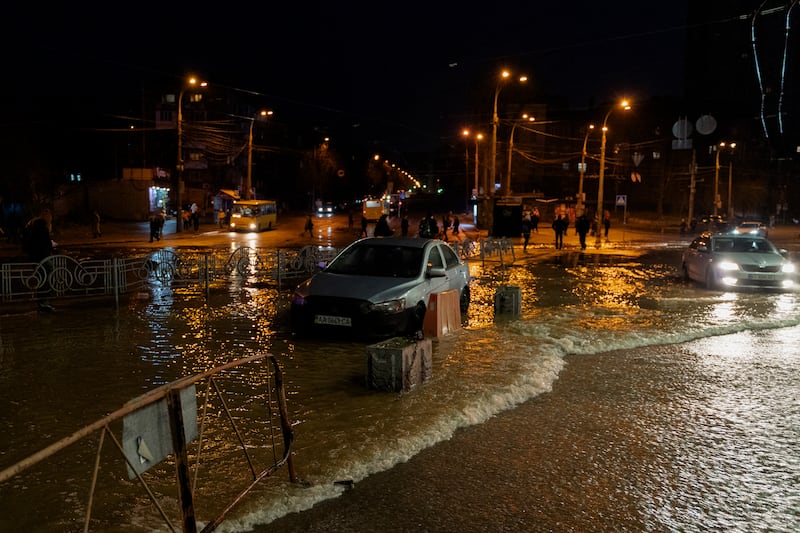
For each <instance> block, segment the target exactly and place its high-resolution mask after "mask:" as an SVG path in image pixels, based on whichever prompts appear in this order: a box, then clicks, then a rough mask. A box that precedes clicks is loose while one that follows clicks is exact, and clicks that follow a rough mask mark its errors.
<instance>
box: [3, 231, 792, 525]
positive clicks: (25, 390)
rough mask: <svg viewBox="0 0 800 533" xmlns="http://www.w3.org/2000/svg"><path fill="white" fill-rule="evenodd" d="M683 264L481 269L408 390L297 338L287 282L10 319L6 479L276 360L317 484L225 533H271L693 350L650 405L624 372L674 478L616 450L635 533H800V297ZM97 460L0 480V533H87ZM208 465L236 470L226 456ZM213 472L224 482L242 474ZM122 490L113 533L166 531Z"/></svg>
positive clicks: (579, 260)
mask: <svg viewBox="0 0 800 533" xmlns="http://www.w3.org/2000/svg"><path fill="white" fill-rule="evenodd" d="M679 262H680V251H679V250H678V249H673V248H670V247H660V246H657V245H654V246H652V247H650V248H649V249H639V250H637V251H636V252H635V253H633V252H629V251H628V252H626V251H624V250H620V251H619V253H613V254H607V253H606V254H582V253H579V252H565V253H558V254H553V255H551V256H549V257H547V258H545V259H541V260H537V261H536V262H526V261H517V262H516V263H515V264H513V265H511V266H505V267H502V266H500V265H498V264H496V263H486V264H484V265H482V264H481V263H480V262H475V263H474V264H472V265H471V272H472V275H473V277H474V281H473V282H472V304H471V306H470V311H469V316H468V317H467V318H466V320H465V322H464V324H463V326H464V327H463V328H462V329H461V330H458V331H455V332H453V333H452V334H450V335H447V336H445V337H443V338H441V339H439V340H434V341H433V371H432V377H431V379H430V380H429V381H428V382H426V383H425V384H423V385H422V386H419V387H417V388H415V389H414V390H412V391H410V392H407V393H402V394H395V393H386V392H377V391H372V390H368V388H367V387H366V380H365V374H366V371H367V366H366V361H367V357H366V346H367V345H366V344H364V343H355V342H353V343H347V342H341V341H326V340H305V339H303V340H295V339H293V338H292V337H291V336H290V335H289V334H288V332H287V331H288V326H287V322H286V320H287V316H286V315H287V305H288V295H287V291H285V290H283V291H279V290H277V289H275V288H270V287H249V286H246V285H237V284H234V285H232V286H231V287H230V288H228V289H224V290H223V289H221V290H215V291H212V292H211V294H210V296H209V297H208V298H206V295H205V294H195V293H192V292H188V291H178V290H170V289H168V288H163V287H156V288H154V289H153V290H152V292H151V293H148V294H147V295H142V297H141V298H135V299H132V300H130V301H129V302H127V303H125V304H124V305H123V306H122V307H121V308H120V309H119V310H118V311H115V310H113V309H108V308H101V307H98V306H90V307H86V306H80V307H79V306H74V307H66V308H63V309H59V310H58V311H57V312H56V313H52V314H35V313H9V314H5V315H3V316H2V321H0V428H2V432H1V433H0V469H1V468H5V467H7V466H8V465H10V464H13V463H14V462H16V461H18V460H21V459H22V458H24V457H26V456H28V455H30V454H32V453H34V452H36V451H38V450H40V449H42V448H44V447H45V446H47V445H48V444H49V443H51V442H53V441H55V440H57V439H60V438H62V437H64V436H65V435H69V434H70V433H72V432H74V431H76V430H77V429H79V428H80V427H82V426H84V425H86V424H88V423H90V422H93V421H94V420H97V419H99V418H100V417H102V416H103V415H105V414H106V413H108V412H110V411H113V410H115V409H117V408H118V407H119V406H121V405H122V404H124V403H125V402H126V401H128V400H129V399H131V398H134V397H136V396H139V395H141V394H143V393H144V392H146V391H148V390H151V389H153V388H155V387H157V386H159V385H162V384H164V383H169V382H171V381H174V380H176V379H178V378H180V377H182V376H186V375H189V374H194V373H198V372H202V371H204V370H206V369H208V368H211V367H213V366H215V365H219V364H222V363H224V362H227V361H230V360H233V359H237V358H241V357H245V356H249V355H253V354H257V353H263V352H269V353H272V354H274V355H275V356H276V357H277V360H278V362H279V363H280V365H281V367H282V369H283V372H284V374H285V379H286V382H287V387H288V404H289V415H290V417H291V419H292V420H293V422H294V431H295V444H294V456H293V461H294V465H295V468H296V470H297V473H298V475H299V476H300V477H301V478H302V480H303V481H304V483H302V484H292V483H290V482H289V481H288V479H287V477H286V475H284V473H281V472H279V473H277V474H276V475H275V476H273V477H272V478H270V479H269V480H268V481H267V482H265V483H263V484H262V485H261V486H259V487H258V489H257V490H256V491H255V492H254V493H252V494H250V495H249V496H248V498H247V499H246V500H245V501H244V502H243V504H242V505H240V506H239V507H237V509H236V510H235V511H234V512H233V513H232V514H231V516H230V519H229V520H227V521H226V522H225V523H224V524H223V525H222V526H221V528H220V530H222V531H236V532H239V531H251V530H259V528H264V527H267V525H268V524H269V523H270V522H272V521H273V520H275V519H277V518H279V517H282V516H284V515H286V514H288V513H291V512H294V511H301V510H303V509H307V508H309V507H310V506H312V505H313V504H314V503H316V502H320V501H323V500H328V499H331V498H336V497H338V496H339V495H340V494H341V492H342V490H343V488H342V485H341V484H336V483H335V482H336V481H342V480H352V481H353V482H355V483H358V482H359V481H361V480H364V479H366V478H367V477H369V476H370V475H372V474H375V473H377V472H382V471H385V470H387V469H391V468H393V467H394V466H395V465H397V464H399V463H402V462H405V461H407V460H409V459H410V458H412V457H414V456H415V455H416V454H418V453H419V452H421V451H422V450H425V449H427V448H430V447H432V446H435V445H436V444H437V443H441V442H444V441H447V440H449V439H451V437H452V436H453V435H454V434H456V433H457V432H458V431H459V430H460V429H464V428H467V427H471V426H475V425H480V424H482V423H484V422H486V421H488V420H489V419H491V418H492V417H494V416H495V415H497V414H499V413H501V412H506V411H508V410H513V409H515V408H516V407H518V406H521V405H522V404H525V403H526V402H529V401H530V400H532V399H534V398H537V397H540V396H541V395H543V394H546V393H548V392H549V391H551V390H552V388H553V385H554V383H556V382H557V380H558V379H559V374H560V373H561V372H562V370H564V368H565V365H569V364H570V361H571V360H578V359H579V358H581V357H595V358H597V362H598V364H601V365H602V364H603V361H604V360H610V358H614V357H630V356H631V355H632V354H647V356H648V360H649V361H651V363H650V364H656V363H657V362H658V361H663V363H664V365H668V364H670V358H671V357H672V354H675V357H678V355H680V358H681V359H680V360H681V370H680V374H679V375H677V376H676V375H671V376H672V377H671V378H670V379H674V382H669V383H667V384H665V390H666V391H667V392H668V396H669V397H666V396H665V397H664V398H663V399H660V400H663V401H660V400H659V401H656V402H654V403H653V406H652V408H650V409H648V408H642V407H641V404H640V403H638V402H637V398H638V397H639V396H641V395H642V394H644V391H645V383H643V382H642V383H640V382H637V381H635V380H634V381H631V380H629V379H628V376H626V375H624V374H621V375H617V376H611V378H609V379H614V380H617V381H618V383H616V385H615V386H616V387H619V388H620V389H621V390H624V391H625V393H624V394H620V401H621V402H623V403H622V404H621V405H619V406H618V407H619V409H620V410H626V409H627V408H630V409H631V410H633V409H634V404H636V413H637V421H636V422H635V423H634V424H632V425H630V426H623V425H622V424H620V427H619V429H618V431H628V432H631V433H632V434H633V433H636V435H637V438H641V439H645V440H646V441H647V442H649V443H651V444H653V443H654V444H657V446H655V448H657V450H658V451H653V452H651V453H653V454H654V455H653V457H652V461H651V465H652V468H654V469H662V471H661V472H660V473H659V474H658V475H653V472H640V471H638V470H636V469H631V468H626V467H625V461H626V459H625V457H624V453H622V454H621V456H619V457H616V458H615V461H616V462H618V467H619V470H618V471H617V472H613V471H612V472H610V473H609V475H611V476H614V475H617V476H622V475H623V474H622V472H623V471H624V472H625V473H624V475H625V476H626V483H628V484H629V485H630V486H632V487H636V494H635V495H631V494H628V495H626V496H625V497H627V498H634V497H635V499H636V500H637V502H638V503H637V505H635V506H633V507H632V509H635V510H631V511H630V514H631V516H627V517H623V518H621V519H620V521H619V525H620V527H621V528H622V529H625V526H624V525H623V524H625V523H639V524H642V523H643V524H649V527H650V528H651V529H652V530H673V531H692V530H694V531H699V530H707V529H712V530H721V529H731V528H734V529H736V528H737V527H739V526H737V524H758V525H756V526H753V527H748V526H743V527H742V529H743V530H769V531H796V530H798V529H800V459H798V458H799V457H800V455H798V453H797V443H798V442H800V350H798V346H799V345H800V306H799V305H798V303H800V294H798V293H735V292H720V291H708V290H706V289H703V288H701V287H698V286H695V285H693V284H690V283H687V282H685V281H684V280H683V279H681V276H680V271H679V268H678V267H679ZM501 285H513V286H516V287H519V288H520V290H521V294H522V315H521V316H519V317H515V318H510V319H507V318H501V319H497V320H496V319H495V316H494V307H493V306H494V298H495V294H496V293H497V290H498V288H499V287H500V286H501ZM145 296H146V297H145ZM665 347H668V349H665ZM653 361H655V362H656V363H653ZM655 374H656V367H654V375H655ZM587 394H588V391H587ZM626 398H628V399H629V401H630V405H629V406H626V405H625V403H624V402H625V399H626ZM664 402H668V405H667V404H665V403H664ZM581 406H582V407H584V408H592V407H591V406H590V404H581ZM586 406H589V407H586ZM245 423H246V422H245ZM253 423H255V422H253ZM657 428H669V430H668V431H667V430H665V431H656V429H657ZM246 430H247V428H245V431H246ZM587 431H588V430H587ZM578 440H579V439H578ZM576 445H579V444H576ZM94 453H95V450H94V449H86V450H76V451H75V454H74V456H68V455H65V456H61V457H59V458H58V459H57V460H54V461H52V462H47V463H44V464H43V465H41V466H39V467H37V468H35V469H32V470H31V471H27V472H25V473H23V474H21V475H19V476H18V477H16V478H14V479H12V480H11V481H9V482H6V483H5V484H0V507H2V511H1V513H0V531H65V530H79V529H80V528H81V527H82V526H81V525H82V520H83V514H82V513H83V512H84V511H83V509H82V506H83V504H82V503H79V502H82V500H83V499H84V498H85V493H86V492H87V491H88V481H87V480H86V479H85V476H83V475H79V474H78V473H77V472H79V471H85V468H83V467H82V468H81V469H80V470H79V469H78V468H77V466H75V464H74V463H73V461H74V462H83V463H86V462H88V463H91V461H92V460H93V455H94ZM554 459H556V458H554ZM206 460H207V461H209V460H210V461H214V460H218V461H219V462H221V463H223V465H224V462H225V461H226V460H227V458H226V456H225V455H224V454H220V456H218V457H214V456H212V457H211V458H210V459H206ZM214 472H215V473H214V474H213V475H215V476H218V477H217V478H216V479H214V482H215V484H216V485H217V486H219V487H224V486H225V485H226V484H227V482H228V475H227V473H226V471H225V469H224V466H223V468H222V469H221V470H220V469H216V470H214ZM637 476H639V477H638V478H637ZM119 478H120V479H123V478H124V475H122V474H120V475H119ZM108 490H109V491H110V492H112V498H116V499H118V505H117V506H113V505H112V509H114V510H113V513H112V515H111V516H105V517H100V518H98V520H99V521H98V522H97V523H96V530H101V531H109V530H113V531H150V530H155V529H157V530H166V528H165V526H164V525H163V523H162V522H160V521H159V519H158V516H154V513H153V512H152V511H151V510H149V505H148V501H147V499H146V497H145V496H144V495H143V494H142V493H141V489H140V488H139V487H138V486H136V485H135V484H133V483H130V484H129V483H128V482H127V481H126V482H125V483H122V486H121V487H116V488H113V489H112V488H110V489H108ZM491 490H492V489H491V487H487V488H486V491H487V492H488V493H491ZM542 490H544V489H542ZM446 512H452V513H457V512H458V510H457V509H451V510H449V511H446ZM587 512H590V511H587ZM168 513H169V514H172V513H174V510H172V509H169V510H168ZM633 515H635V516H633ZM379 529H380V528H379V527H378V526H376V530H379ZM489 529H490V528H488V527H486V528H479V527H476V530H489Z"/></svg>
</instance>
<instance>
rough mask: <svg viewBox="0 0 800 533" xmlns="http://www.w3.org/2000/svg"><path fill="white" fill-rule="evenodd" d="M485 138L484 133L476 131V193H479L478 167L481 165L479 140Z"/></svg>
mask: <svg viewBox="0 0 800 533" xmlns="http://www.w3.org/2000/svg"><path fill="white" fill-rule="evenodd" d="M482 140H483V133H476V134H475V194H477V193H478V169H479V168H480V165H479V164H478V142H479V141H482Z"/></svg>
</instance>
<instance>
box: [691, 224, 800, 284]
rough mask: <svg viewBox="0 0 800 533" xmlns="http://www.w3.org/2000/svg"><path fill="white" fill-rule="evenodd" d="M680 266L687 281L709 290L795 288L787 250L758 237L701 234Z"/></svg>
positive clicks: (795, 278) (732, 234)
mask: <svg viewBox="0 0 800 533" xmlns="http://www.w3.org/2000/svg"><path fill="white" fill-rule="evenodd" d="M682 267H683V274H684V277H685V278H686V279H689V280H692V281H696V282H698V283H702V284H704V285H705V286H706V288H709V289H737V288H739V289H772V290H794V289H796V288H797V273H796V267H795V265H794V263H792V262H791V261H790V260H789V258H788V257H787V254H786V251H785V250H779V249H777V248H776V247H775V245H774V244H772V242H770V241H769V240H767V239H765V238H764V237H761V236H759V235H753V234H734V233H702V234H700V235H699V236H698V237H697V238H696V239H694V240H693V241H692V242H691V244H690V245H689V248H688V249H686V251H684V253H683V260H682Z"/></svg>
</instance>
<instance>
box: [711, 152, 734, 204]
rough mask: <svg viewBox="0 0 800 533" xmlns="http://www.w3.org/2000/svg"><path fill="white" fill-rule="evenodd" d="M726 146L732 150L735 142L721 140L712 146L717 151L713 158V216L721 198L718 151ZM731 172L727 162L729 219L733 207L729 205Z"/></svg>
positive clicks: (720, 202)
mask: <svg viewBox="0 0 800 533" xmlns="http://www.w3.org/2000/svg"><path fill="white" fill-rule="evenodd" d="M726 146H727V147H730V149H731V150H733V149H734V148H735V147H736V143H731V144H726V143H724V142H721V143H719V144H718V145H717V146H715V147H714V149H715V150H716V152H717V154H716V157H715V158H714V212H713V214H714V216H717V212H718V209H719V208H720V207H722V200H721V199H720V196H719V153H720V152H721V151H722V150H723V149H724V148H725V147H726ZM732 172H733V168H732V167H731V166H730V164H729V165H728V218H729V219H730V218H733V214H732V212H733V208H732V207H731V206H732V204H731V192H732V190H731V188H732V185H733V184H732V181H733V176H732Z"/></svg>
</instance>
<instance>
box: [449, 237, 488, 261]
mask: <svg viewBox="0 0 800 533" xmlns="http://www.w3.org/2000/svg"><path fill="white" fill-rule="evenodd" d="M449 244H450V246H451V247H452V248H453V251H454V252H455V253H456V255H458V257H460V258H461V259H464V260H469V259H472V258H474V257H477V256H478V255H479V254H480V246H479V245H478V243H477V242H476V241H473V240H472V239H470V238H469V237H466V238H465V239H464V240H463V241H455V242H451V243H449Z"/></svg>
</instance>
